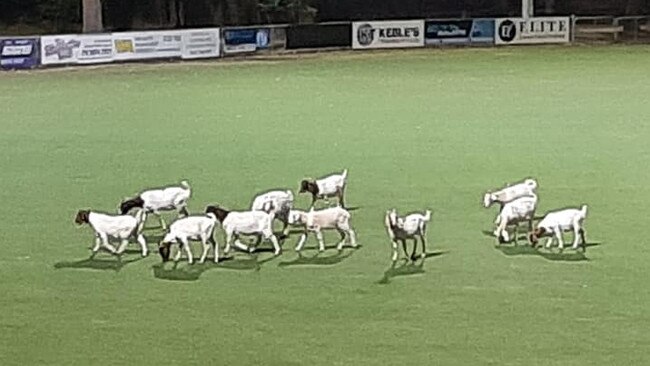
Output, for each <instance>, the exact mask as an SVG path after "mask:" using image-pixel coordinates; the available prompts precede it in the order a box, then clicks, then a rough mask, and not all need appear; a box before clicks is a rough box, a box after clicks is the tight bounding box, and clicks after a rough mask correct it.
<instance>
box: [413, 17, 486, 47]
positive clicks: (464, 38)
mask: <svg viewBox="0 0 650 366" xmlns="http://www.w3.org/2000/svg"><path fill="white" fill-rule="evenodd" d="M425 36H426V38H425V43H426V44H427V45H434V44H468V43H494V19H467V20H427V21H426V22H425Z"/></svg>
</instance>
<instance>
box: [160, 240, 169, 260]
mask: <svg viewBox="0 0 650 366" xmlns="http://www.w3.org/2000/svg"><path fill="white" fill-rule="evenodd" d="M158 253H160V257H161V258H162V261H163V262H168V261H169V256H170V254H171V243H165V242H161V243H160V244H158Z"/></svg>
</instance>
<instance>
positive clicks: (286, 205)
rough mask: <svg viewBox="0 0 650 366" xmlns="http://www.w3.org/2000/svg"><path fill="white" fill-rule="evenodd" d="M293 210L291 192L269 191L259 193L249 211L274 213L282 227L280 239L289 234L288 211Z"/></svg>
mask: <svg viewBox="0 0 650 366" xmlns="http://www.w3.org/2000/svg"><path fill="white" fill-rule="evenodd" d="M292 208H293V192H291V191H290V190H286V191H280V190H278V191H269V192H266V193H261V194H259V195H258V196H256V197H255V199H254V200H253V203H252V204H251V211H265V212H267V213H270V212H271V211H272V212H273V213H274V215H275V218H276V219H278V220H280V221H281V222H282V224H283V225H284V227H283V228H282V237H283V238H284V237H286V236H287V235H288V234H289V211H291V209H292Z"/></svg>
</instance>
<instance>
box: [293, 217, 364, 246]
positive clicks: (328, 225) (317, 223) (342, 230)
mask: <svg viewBox="0 0 650 366" xmlns="http://www.w3.org/2000/svg"><path fill="white" fill-rule="evenodd" d="M289 224H290V225H293V226H303V227H304V228H305V232H304V233H303V234H302V235H301V236H300V240H299V241H298V245H296V251H297V252H300V251H301V250H302V248H303V246H304V245H305V241H306V240H307V233H308V232H309V231H311V232H314V233H315V234H316V239H318V245H319V251H321V252H323V251H325V243H324V242H323V233H322V232H321V231H322V230H325V229H336V230H337V231H338V232H339V234H340V235H341V241H340V242H339V244H338V246H337V247H336V248H337V249H338V250H339V251H340V250H342V249H343V245H345V237H346V234H347V236H349V237H350V244H351V245H352V247H356V246H357V239H356V235H355V233H354V230H353V229H352V227H351V226H350V213H349V212H348V211H347V210H346V209H345V208H343V207H340V206H336V207H331V208H326V209H322V210H318V211H315V210H314V208H313V207H312V208H311V210H310V211H308V212H305V211H300V210H291V212H290V214H289Z"/></svg>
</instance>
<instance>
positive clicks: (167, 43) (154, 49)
mask: <svg viewBox="0 0 650 366" xmlns="http://www.w3.org/2000/svg"><path fill="white" fill-rule="evenodd" d="M182 38H183V37H182V31H152V32H128V33H113V43H114V45H115V59H116V60H144V59H150V58H174V57H181V54H182V50H181V48H182Z"/></svg>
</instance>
